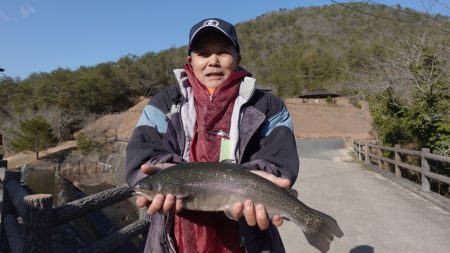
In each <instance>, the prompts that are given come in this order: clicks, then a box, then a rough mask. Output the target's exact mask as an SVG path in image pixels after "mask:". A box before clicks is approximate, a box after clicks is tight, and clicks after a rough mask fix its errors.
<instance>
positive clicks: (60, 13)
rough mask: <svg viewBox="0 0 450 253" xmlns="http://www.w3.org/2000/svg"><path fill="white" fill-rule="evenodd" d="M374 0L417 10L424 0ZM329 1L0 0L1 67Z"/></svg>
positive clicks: (41, 68) (71, 61) (68, 60)
mask: <svg viewBox="0 0 450 253" xmlns="http://www.w3.org/2000/svg"><path fill="white" fill-rule="evenodd" d="M339 2H341V1H339ZM342 2H344V1H342ZM345 2H349V0H347V1H345ZM369 2H371V1H369ZM372 2H373V1H372ZM376 2H378V3H383V4H387V5H395V4H396V3H399V4H400V5H401V6H403V7H404V6H407V7H410V8H413V9H417V10H421V11H423V10H424V6H423V4H422V3H423V2H424V0H410V1H406V0H405V1H400V0H398V1H384V0H377V1H376ZM331 3H332V2H330V1H322V0H316V1H313V0H297V1H294V0H258V1H257V0H248V1H245V0H239V1H238V0H225V1H206V0H191V1H190V0H179V1H170V0H165V1H150V0H134V1H133V0H131V1H124V0H122V1H120V0H109V1H107V0H78V1H62V0H0V68H4V69H5V72H3V73H4V74H6V75H8V76H11V77H20V78H22V79H23V78H26V77H27V76H28V75H29V74H31V73H32V72H50V71H52V70H54V69H56V68H58V67H62V68H70V69H72V70H75V69H77V68H78V67H80V66H93V65H96V64H98V63H102V62H107V61H116V60H117V59H119V58H120V57H122V56H124V55H127V54H135V55H138V56H140V55H143V54H144V53H146V52H149V51H153V52H158V51H161V50H163V49H167V48H169V47H172V46H175V47H178V46H182V45H186V44H187V39H188V38H187V36H188V32H189V29H190V27H191V26H192V25H193V24H195V23H196V22H198V21H200V20H201V19H203V18H208V17H220V18H223V19H225V20H228V21H229V22H231V23H234V24H235V23H238V22H243V21H246V20H250V19H253V18H255V17H257V16H259V15H261V14H264V13H266V12H269V11H272V10H278V9H280V8H287V9H293V8H296V7H301V6H311V5H326V4H331ZM448 6H450V3H449V0H442V1H439V3H438V4H436V5H434V6H432V7H431V11H432V12H440V13H443V14H445V15H449V12H450V10H449V9H448ZM425 7H426V8H430V6H425Z"/></svg>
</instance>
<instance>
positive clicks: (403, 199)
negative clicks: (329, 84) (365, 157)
mask: <svg viewBox="0 0 450 253" xmlns="http://www.w3.org/2000/svg"><path fill="white" fill-rule="evenodd" d="M326 142H330V143H331V144H330V145H326ZM336 142H339V141H336V140H328V141H318V143H319V144H317V143H316V142H314V141H300V142H299V146H300V153H301V154H303V155H302V158H301V165H300V170H301V172H300V176H299V180H298V181H297V182H296V184H295V185H294V188H295V189H296V190H297V191H298V192H299V199H300V200H301V201H303V202H304V203H305V204H307V205H309V206H310V207H312V208H315V209H317V210H320V211H322V212H325V213H327V214H329V215H331V216H332V217H334V218H335V219H336V220H337V221H338V224H339V225H340V227H341V229H342V230H343V231H344V234H345V235H344V237H342V238H340V239H335V240H334V241H333V242H332V243H331V249H330V251H329V252H339V253H342V252H349V253H350V252H351V253H373V252H383V253H384V252H396V253H397V252H412V253H414V252H420V253H422V252H427V253H432V252H450V214H449V213H447V212H445V211H443V210H442V209H440V208H438V207H436V206H435V205H433V204H431V203H430V202H428V201H426V200H424V199H422V198H421V197H419V196H417V195H416V194H414V193H412V192H410V191H408V190H405V189H404V188H402V187H400V186H398V185H397V184H395V183H393V182H391V181H390V180H388V179H385V178H384V177H382V176H380V175H379V174H377V173H375V172H372V171H369V170H366V169H364V167H363V166H362V165H360V164H357V163H350V162H339V161H334V160H336V159H335V156H339V157H342V154H343V153H345V150H344V149H341V148H340V147H342V146H343V145H342V146H339V145H336ZM306 144H308V148H307V149H309V148H312V149H314V147H318V149H316V152H311V150H305V148H304V146H303V147H302V145H306ZM330 147H331V148H330ZM333 149H334V151H333ZM302 151H303V152H302ZM321 151H324V152H321ZM323 154H325V155H323ZM337 160H342V159H337ZM280 233H281V234H282V238H283V241H284V243H285V247H286V250H287V252H289V253H291V252H292V253H294V252H318V251H317V250H316V249H315V248H313V247H312V246H310V245H309V244H308V243H307V241H306V239H305V237H304V236H303V233H302V232H301V229H300V228H299V227H297V226H296V225H295V224H293V223H290V222H285V223H284V224H283V226H281V228H280Z"/></svg>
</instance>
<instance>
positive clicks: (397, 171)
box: [394, 144, 402, 177]
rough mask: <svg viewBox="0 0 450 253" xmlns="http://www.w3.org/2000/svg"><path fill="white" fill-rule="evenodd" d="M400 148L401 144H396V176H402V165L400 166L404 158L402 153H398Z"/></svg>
mask: <svg viewBox="0 0 450 253" xmlns="http://www.w3.org/2000/svg"><path fill="white" fill-rule="evenodd" d="M399 149H400V144H395V145H394V155H395V158H394V159H395V164H394V165H395V176H397V177H402V171H401V170H400V167H399V166H398V165H399V164H400V162H401V161H402V159H401V158H400V154H399V153H398V150H399Z"/></svg>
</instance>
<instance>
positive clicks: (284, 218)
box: [281, 216, 291, 221]
mask: <svg viewBox="0 0 450 253" xmlns="http://www.w3.org/2000/svg"><path fill="white" fill-rule="evenodd" d="M281 219H283V220H285V221H291V219H289V218H288V217H284V216H281Z"/></svg>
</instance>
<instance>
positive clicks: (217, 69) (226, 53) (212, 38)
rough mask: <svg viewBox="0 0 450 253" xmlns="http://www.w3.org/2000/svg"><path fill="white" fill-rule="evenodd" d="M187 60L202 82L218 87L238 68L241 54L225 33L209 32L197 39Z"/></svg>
mask: <svg viewBox="0 0 450 253" xmlns="http://www.w3.org/2000/svg"><path fill="white" fill-rule="evenodd" d="M187 61H188V63H190V64H191V65H192V69H193V70H194V75H195V77H196V78H197V79H198V80H199V81H200V82H201V83H203V84H204V85H205V86H206V87H208V88H217V87H219V86H220V85H221V84H222V83H223V82H224V81H225V80H226V79H227V78H228V77H229V76H230V75H231V73H232V72H233V71H234V70H236V69H237V67H238V66H239V62H240V55H239V54H238V53H237V51H236V48H235V47H234V45H233V44H232V43H231V41H230V40H228V39H227V38H226V37H225V35H222V34H219V33H207V34H204V35H201V37H199V38H197V39H196V41H195V43H194V44H193V46H192V53H191V55H190V56H188V58H187Z"/></svg>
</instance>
